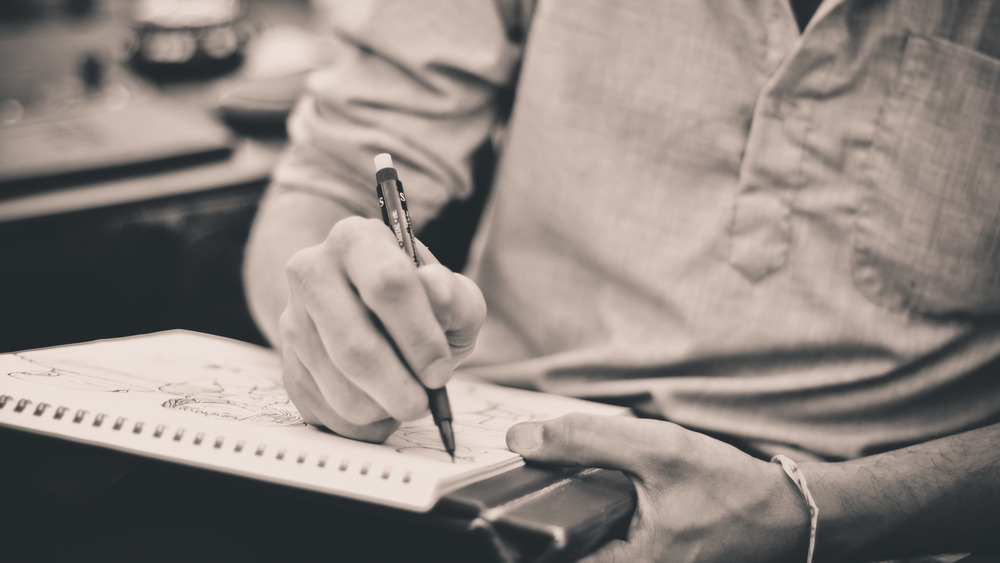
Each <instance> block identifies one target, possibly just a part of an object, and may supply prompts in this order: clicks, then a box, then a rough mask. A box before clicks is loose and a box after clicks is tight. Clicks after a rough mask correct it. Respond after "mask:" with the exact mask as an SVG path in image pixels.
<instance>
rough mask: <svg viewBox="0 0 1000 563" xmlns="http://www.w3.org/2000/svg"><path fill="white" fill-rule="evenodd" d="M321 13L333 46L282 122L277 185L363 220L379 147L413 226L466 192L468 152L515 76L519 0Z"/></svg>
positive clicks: (523, 13)
mask: <svg viewBox="0 0 1000 563" xmlns="http://www.w3.org/2000/svg"><path fill="white" fill-rule="evenodd" d="M329 8H330V9H329V10H328V13H329V17H330V18H331V22H330V23H331V25H332V29H333V30H334V33H335V35H336V37H337V38H338V39H339V41H340V42H342V43H343V47H344V48H343V49H342V52H339V54H338V56H337V57H336V62H335V63H334V64H333V65H332V66H330V67H329V68H325V69H323V70H321V71H318V72H316V73H315V74H313V75H312V76H311V77H310V79H309V80H308V82H307V87H306V92H305V93H304V95H303V97H302V98H301V100H300V101H299V103H298V104H297V106H296V108H295V110H294V111H293V113H292V115H291V117H290V119H289V122H288V129H289V137H290V144H289V147H288V149H287V150H286V152H285V154H284V156H283V158H282V160H281V161H280V163H279V165H278V167H277V168H276V170H275V171H274V175H273V183H274V189H277V190H304V191H308V192H312V193H315V194H318V195H322V196H325V197H331V198H334V199H336V200H337V201H339V202H340V203H341V204H342V205H344V206H345V207H347V208H348V209H350V210H352V211H354V212H356V213H359V214H362V215H367V216H374V215H375V214H377V212H378V209H377V205H376V203H375V200H374V197H373V196H372V190H373V188H372V184H373V182H374V179H373V175H374V168H373V163H372V158H373V157H374V155H376V154H378V153H381V152H388V153H390V154H391V155H392V157H393V162H394V164H395V166H396V168H397V169H398V170H399V173H400V177H401V178H402V179H403V181H404V183H405V187H406V191H407V196H408V201H409V209H410V214H411V216H412V217H413V220H414V222H415V224H416V225H417V226H418V227H419V226H420V225H422V224H424V223H425V222H426V221H427V220H429V219H430V218H432V217H433V215H434V214H435V213H436V212H437V210H438V209H440V207H441V206H442V205H444V204H445V203H446V202H447V201H449V200H450V199H453V198H461V197H465V196H467V195H468V194H469V193H470V191H471V156H472V154H473V152H474V151H475V150H476V149H477V148H478V147H479V146H481V145H482V143H484V142H485V141H486V139H487V138H488V136H489V134H490V132H491V131H492V129H493V128H494V127H495V126H496V124H497V122H498V120H499V119H500V118H501V114H502V112H501V110H500V109H499V106H500V105H502V104H501V103H500V102H501V100H503V99H504V97H505V96H507V95H508V94H509V92H510V89H511V88H512V83H513V81H514V79H515V76H516V73H517V68H518V65H519V59H520V55H521V51H522V49H521V39H520V38H521V37H523V36H524V34H523V33H522V32H521V30H523V29H524V27H525V18H527V12H528V9H527V7H526V6H525V5H524V3H523V2H514V3H507V4H505V3H502V1H501V0H496V1H467V0H454V1H445V2H442V1H440V0H397V1H389V0H369V1H360V0H350V1H345V2H335V3H333V4H332V5H331V6H330V7H329Z"/></svg>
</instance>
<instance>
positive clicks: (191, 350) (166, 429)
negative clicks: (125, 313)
mask: <svg viewBox="0 0 1000 563" xmlns="http://www.w3.org/2000/svg"><path fill="white" fill-rule="evenodd" d="M448 388H449V394H450V395H451V400H452V410H453V412H454V415H455V420H454V426H455V434H456V442H457V450H456V461H455V463H452V461H451V458H450V456H448V454H447V453H446V452H445V451H444V448H443V446H442V444H441V439H440V436H439V435H438V432H437V428H436V426H435V425H434V424H433V422H432V420H431V419H430V417H429V416H428V417H426V418H424V419H421V420H417V421H412V422H408V423H405V424H403V425H402V426H401V427H400V429H399V430H398V431H397V432H396V433H395V434H393V436H391V437H390V438H389V439H388V440H387V441H386V443H385V444H367V443H362V442H357V441H354V440H348V439H345V438H341V437H339V436H335V435H333V434H331V433H329V432H326V431H324V430H321V429H318V428H316V427H312V426H308V425H306V424H305V423H304V422H303V421H302V419H301V417H300V416H299V414H298V412H297V411H296V410H295V407H294V405H292V403H291V401H290V400H289V399H288V396H287V394H285V392H284V390H283V388H282V387H281V362H280V358H279V357H278V356H277V354H276V353H275V352H273V351H271V350H267V349H264V348H261V347H257V346H253V345H249V344H245V343H241V342H236V341H231V340H228V339H223V338H219V337H214V336H208V335H200V334H197V333H191V332H186V331H170V332H165V333H157V334H154V335H147V336H140V337H131V338H126V339H118V340H108V341H100V342H95V343H89V344H83V345H74V346H66V347H58V348H49V349H42V350H34V351H28V352H21V353H16V354H7V355H3V356H0V394H2V395H6V396H7V397H9V399H7V402H8V403H9V404H6V405H4V406H3V407H2V408H0V423H3V424H9V425H15V426H20V427H27V428H29V429H31V430H34V431H37V432H43V433H47V434H53V435H61V436H66V437H69V438H72V439H75V440H78V441H83V442H87V443H93V444H100V445H105V446H109V447H113V448H116V449H121V450H125V451H129V452H132V453H140V454H142V455H147V456H151V457H157V458H162V459H169V460H173V461H179V462H182V463H186V464H190V465H195V466H201V467H208V468H213V469H217V470H222V471H227V472H230V473H236V474H240V475H245V476H250V477H257V478H263V479H267V480H269V481H274V482H279V483H284V484H288V485H293V486H298V487H303V488H308V489H312V490H317V491H322V492H327V493H333V494H338V495H342V496H347V497H350V498H356V499H359V500H366V501H370V502H378V503H382V504H388V505H392V506H397V507H400V508H406V509H410V510H428V509H429V508H431V507H432V506H433V504H434V502H435V501H436V500H437V499H438V498H439V497H440V496H441V495H442V494H445V493H447V492H448V491H450V490H454V489H455V488H458V487H459V486H462V485H464V484H466V483H468V482H471V481H474V480H477V479H481V478H484V477H486V476H489V475H492V474H495V473H497V472H500V471H504V470H507V469H510V468H512V467H516V466H517V465H520V464H521V463H522V461H521V459H520V457H519V456H517V455H516V454H514V453H512V452H510V451H509V450H507V448H506V445H505V441H504V436H505V433H506V429H507V428H508V427H509V426H510V425H511V424H513V423H515V422H520V421H524V420H532V419H544V418H550V417H553V416H558V415H561V414H565V413H567V412H573V411H587V412H594V413H603V414H618V413H621V412H622V409H620V408H617V407H608V406H606V405H598V404H595V403H589V402H584V401H578V400H575V399H569V398H565V397H557V396H552V395H545V394H540V393H531V392H527V391H520V390H515V389H507V388H503V387H498V386H493V385H489V384H483V383H475V382H470V381H461V380H455V381H453V382H451V383H449V386H448ZM24 401H30V402H29V403H24ZM18 403H21V404H20V405H19V404H18ZM42 405H46V406H45V407H42ZM19 407H20V410H19V412H15V410H17V409H18V408H19ZM39 409H41V412H38V411H39ZM60 409H63V411H62V413H61V414H60V413H59V411H60ZM77 419H79V420H77Z"/></svg>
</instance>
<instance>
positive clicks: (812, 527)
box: [771, 455, 819, 563]
mask: <svg viewBox="0 0 1000 563" xmlns="http://www.w3.org/2000/svg"><path fill="white" fill-rule="evenodd" d="M771 461H772V462H776V463H780V464H781V468H782V469H784V470H785V474H786V475H788V478H789V479H791V480H792V482H793V483H795V486H796V487H798V488H799V491H800V492H801V493H802V496H803V497H804V498H805V499H806V504H808V505H809V552H808V554H807V555H806V563H812V560H813V550H814V549H815V548H816V521H817V520H818V519H819V508H818V507H817V506H816V501H814V500H813V497H812V493H810V492H809V486H808V485H807V484H806V476H805V474H803V473H802V471H801V470H800V469H799V465H798V464H797V463H795V462H794V461H792V460H790V459H788V458H787V457H785V456H783V455H776V456H774V457H772V458H771Z"/></svg>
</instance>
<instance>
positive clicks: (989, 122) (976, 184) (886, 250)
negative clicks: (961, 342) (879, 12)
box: [853, 35, 1000, 315]
mask: <svg viewBox="0 0 1000 563" xmlns="http://www.w3.org/2000/svg"><path fill="white" fill-rule="evenodd" d="M868 158H869V160H868V167H867V172H866V178H865V182H864V185H863V189H862V195H861V200H860V202H859V206H858V213H857V217H856V222H855V229H854V230H855V232H854V263H853V276H854V281H855V284H856V286H857V287H858V289H859V290H860V291H861V292H862V293H863V294H864V295H865V296H866V297H867V298H868V299H869V300H870V301H872V302H874V303H875V304H877V305H879V306H882V307H884V308H887V309H890V310H894V311H905V312H912V313H924V314H930V315H949V314H984V313H997V312H1000V185H998V183H1000V60H997V59H993V58H991V57H988V56H986V55H983V54H981V53H978V52H976V51H973V50H971V49H968V48H965V47H962V46H960V45H956V44H954V43H950V42H947V41H944V40H941V39H937V38H931V37H922V36H917V35H911V36H909V37H908V38H907V40H906V43H905V48H904V51H903V57H902V60H901V63H900V67H899V72H898V73H897V76H896V78H895V83H894V85H893V87H892V89H891V92H890V95H889V97H888V99H887V101H886V104H885V107H884V108H883V112H882V114H881V116H880V118H879V122H878V124H877V126H876V128H875V135H874V138H873V140H872V147H871V153H870V155H869V157H868Z"/></svg>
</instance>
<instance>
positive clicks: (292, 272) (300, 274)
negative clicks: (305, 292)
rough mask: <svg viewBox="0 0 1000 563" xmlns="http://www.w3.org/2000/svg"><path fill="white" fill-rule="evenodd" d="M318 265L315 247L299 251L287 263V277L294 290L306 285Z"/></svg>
mask: <svg viewBox="0 0 1000 563" xmlns="http://www.w3.org/2000/svg"><path fill="white" fill-rule="evenodd" d="M315 264H316V249H315V247H310V248H304V249H302V250H299V251H298V252H296V253H295V254H292V256H291V257H290V258H289V259H288V261H287V262H285V277H286V278H287V279H288V283H289V285H290V286H291V287H292V288H293V289H294V288H298V287H302V286H304V285H306V283H307V282H308V280H309V278H310V276H311V275H312V273H313V271H314V269H315Z"/></svg>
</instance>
